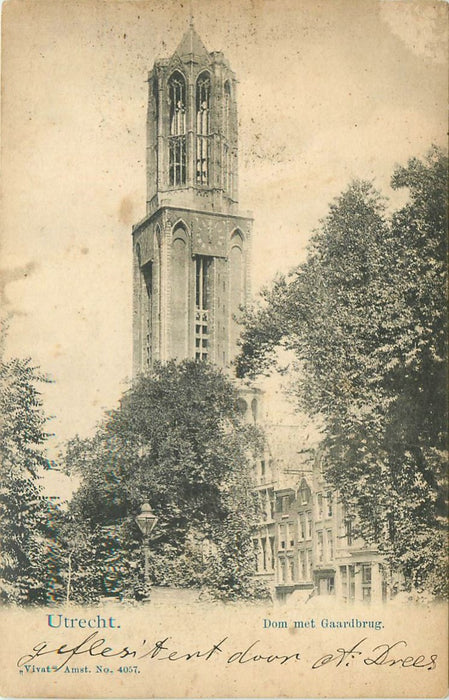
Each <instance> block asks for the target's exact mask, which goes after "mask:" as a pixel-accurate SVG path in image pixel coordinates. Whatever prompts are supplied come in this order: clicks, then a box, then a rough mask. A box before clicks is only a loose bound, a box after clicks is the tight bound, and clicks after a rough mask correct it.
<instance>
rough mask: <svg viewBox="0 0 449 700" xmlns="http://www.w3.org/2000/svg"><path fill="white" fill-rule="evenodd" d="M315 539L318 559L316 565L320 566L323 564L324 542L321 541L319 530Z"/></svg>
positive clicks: (321, 534) (321, 535)
mask: <svg viewBox="0 0 449 700" xmlns="http://www.w3.org/2000/svg"><path fill="white" fill-rule="evenodd" d="M316 538H317V547H316V549H317V557H318V563H319V564H322V563H323V549H324V540H323V531H322V530H319V531H318V532H317V533H316Z"/></svg>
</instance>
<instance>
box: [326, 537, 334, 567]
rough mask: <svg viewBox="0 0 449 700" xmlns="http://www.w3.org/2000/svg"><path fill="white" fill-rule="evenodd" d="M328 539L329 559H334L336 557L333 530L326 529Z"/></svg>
mask: <svg viewBox="0 0 449 700" xmlns="http://www.w3.org/2000/svg"><path fill="white" fill-rule="evenodd" d="M326 539H327V560H328V561H332V560H333V558H334V537H333V533H332V530H326Z"/></svg>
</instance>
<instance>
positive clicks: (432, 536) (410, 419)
mask: <svg viewBox="0 0 449 700" xmlns="http://www.w3.org/2000/svg"><path fill="white" fill-rule="evenodd" d="M446 183H447V157H446V156H445V155H444V154H443V153H442V152H441V151H439V150H438V149H436V148H433V149H432V150H431V151H430V152H429V154H428V156H427V158H426V159H425V160H424V161H420V160H418V159H412V160H410V161H409V163H408V165H407V166H405V167H399V168H397V169H396V171H395V173H394V175H393V178H392V186H393V187H395V188H399V187H406V188H408V190H409V201H408V202H407V204H406V205H405V206H404V207H402V208H401V209H400V210H399V211H397V212H395V213H394V214H393V215H392V216H390V217H388V216H387V214H386V203H385V200H384V199H383V198H382V197H381V196H380V194H379V193H378V192H377V191H376V190H375V189H374V188H373V186H372V185H371V184H370V183H368V182H360V181H356V182H353V183H352V184H351V185H350V186H349V187H348V188H347V190H346V191H345V192H343V194H342V195H341V196H340V197H338V198H337V200H336V201H335V202H334V203H332V204H331V206H330V209H329V213H328V215H327V217H326V218H325V219H324V220H323V221H322V222H321V227H320V229H319V230H318V231H316V232H315V234H314V235H313V237H312V240H311V243H310V247H309V252H308V257H307V260H306V261H305V263H304V264H302V265H300V266H299V267H297V268H296V269H295V270H294V271H293V272H292V273H291V275H290V276H289V277H288V278H278V279H277V280H276V281H275V283H274V284H273V286H272V288H271V289H267V290H265V292H264V298H263V303H262V304H259V306H258V307H256V308H253V309H249V310H248V311H247V312H246V314H245V316H244V331H243V336H242V351H241V355H240V357H239V358H238V360H237V369H238V372H239V374H240V375H241V376H242V375H245V374H248V373H254V372H257V371H258V370H259V369H262V370H264V369H265V368H267V367H268V365H269V363H270V361H271V357H272V354H273V351H274V349H275V348H276V347H277V346H279V345H285V346H286V347H288V348H290V349H292V350H293V351H294V352H295V355H296V358H297V360H298V362H299V364H300V366H301V371H302V379H301V383H300V384H299V385H298V387H297V395H298V401H299V404H300V406H301V407H302V408H303V409H305V410H306V411H307V412H308V413H309V414H311V415H313V416H320V418H321V420H322V422H323V425H324V436H325V437H324V440H323V445H322V447H324V452H325V454H326V473H327V478H328V479H329V481H330V482H331V483H332V484H333V485H334V486H335V487H336V488H337V489H338V490H339V492H340V494H341V497H342V499H343V500H344V502H345V503H346V506H347V509H348V512H349V513H350V514H352V515H353V516H354V518H355V519H356V521H357V523H358V525H357V526H358V530H359V532H360V534H362V536H363V537H364V538H365V540H367V541H368V542H376V543H378V545H379V547H380V549H381V551H383V552H385V554H386V556H387V557H388V558H389V560H390V562H391V564H392V565H393V566H394V567H396V568H400V569H401V570H402V572H403V573H404V575H405V578H406V582H407V585H408V587H410V588H411V587H415V588H416V587H417V588H426V589H427V590H430V591H432V592H433V593H435V594H437V595H439V594H441V593H443V589H444V586H445V581H446V576H445V565H446V557H445V552H446V547H445V542H446V535H445V528H444V524H445V517H444V516H445V514H446V507H447V482H446V476H445V475H446V466H447V457H446V449H447V445H446V437H447V432H446V430H447V429H446V426H447V390H446V381H447V364H446V358H447V322H446V313H447V312H446V293H447V268H446V259H447V258H446V256H447V247H446V235H447V193H446Z"/></svg>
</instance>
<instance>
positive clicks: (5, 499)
mask: <svg viewBox="0 0 449 700" xmlns="http://www.w3.org/2000/svg"><path fill="white" fill-rule="evenodd" d="M2 340H4V334H3V335H2ZM45 381H48V380H47V379H46V377H44V376H43V375H42V374H41V373H40V372H39V370H38V369H37V368H35V367H34V366H33V365H32V362H31V360H30V359H19V358H12V359H9V360H7V359H5V356H4V350H3V343H2V348H1V352H0V416H1V422H0V445H1V454H2V462H1V485H0V521H1V551H0V598H1V600H2V601H3V602H8V603H19V604H28V603H43V602H45V601H46V600H47V594H48V583H49V581H48V571H47V566H46V563H47V562H46V560H47V556H48V552H49V544H50V543H51V522H52V518H53V515H54V508H53V507H52V506H51V505H50V504H49V503H48V501H47V500H46V499H45V498H44V496H43V494H42V489H41V487H40V484H39V473H40V471H41V470H42V469H45V468H47V466H48V462H47V459H46V457H45V454H44V446H45V442H46V440H47V437H48V433H47V432H46V431H45V422H46V418H45V416H44V413H43V410H42V400H41V397H40V393H39V390H38V388H37V387H38V386H39V384H40V383H42V382H45Z"/></svg>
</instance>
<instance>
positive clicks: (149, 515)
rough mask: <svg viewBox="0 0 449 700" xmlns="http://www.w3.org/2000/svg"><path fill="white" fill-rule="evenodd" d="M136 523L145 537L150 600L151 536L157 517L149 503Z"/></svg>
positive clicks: (146, 572)
mask: <svg viewBox="0 0 449 700" xmlns="http://www.w3.org/2000/svg"><path fill="white" fill-rule="evenodd" d="M136 523H137V525H138V526H139V530H140V532H141V533H142V537H143V552H144V557H145V569H144V576H145V599H146V600H149V599H150V535H151V533H152V531H153V529H154V526H155V525H156V523H157V516H156V515H155V514H154V513H153V511H152V510H151V506H150V504H149V503H144V504H143V506H142V507H141V509H140V513H139V515H137V516H136Z"/></svg>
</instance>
